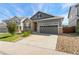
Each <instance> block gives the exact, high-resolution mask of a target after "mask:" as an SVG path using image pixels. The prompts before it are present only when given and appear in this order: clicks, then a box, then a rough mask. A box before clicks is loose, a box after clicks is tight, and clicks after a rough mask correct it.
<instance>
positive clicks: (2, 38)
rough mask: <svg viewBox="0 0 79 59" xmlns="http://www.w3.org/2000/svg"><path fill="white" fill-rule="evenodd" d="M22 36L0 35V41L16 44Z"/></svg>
mask: <svg viewBox="0 0 79 59" xmlns="http://www.w3.org/2000/svg"><path fill="white" fill-rule="evenodd" d="M19 38H20V35H18V34H16V35H13V36H12V35H10V34H9V33H5V34H0V41H8V42H15V41H17V40H19Z"/></svg>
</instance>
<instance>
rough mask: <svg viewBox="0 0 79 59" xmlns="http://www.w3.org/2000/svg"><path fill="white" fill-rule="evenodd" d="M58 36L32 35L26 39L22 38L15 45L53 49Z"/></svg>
mask: <svg viewBox="0 0 79 59" xmlns="http://www.w3.org/2000/svg"><path fill="white" fill-rule="evenodd" d="M57 38H58V35H51V34H32V35H30V36H29V37H27V38H24V39H23V40H21V41H18V42H17V44H23V45H27V44H29V45H32V46H36V47H41V48H47V49H55V47H56V43H57Z"/></svg>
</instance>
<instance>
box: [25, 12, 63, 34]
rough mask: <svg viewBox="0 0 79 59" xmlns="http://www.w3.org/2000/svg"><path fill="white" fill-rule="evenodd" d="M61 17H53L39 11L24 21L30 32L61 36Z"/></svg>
mask: <svg viewBox="0 0 79 59" xmlns="http://www.w3.org/2000/svg"><path fill="white" fill-rule="evenodd" d="M62 21H63V17H60V16H53V15H50V14H47V13H44V12H41V11H38V12H37V13H36V14H34V15H33V16H32V17H31V18H30V19H29V21H28V20H26V22H25V24H27V28H28V29H30V30H31V31H32V32H38V33H47V34H61V33H62Z"/></svg>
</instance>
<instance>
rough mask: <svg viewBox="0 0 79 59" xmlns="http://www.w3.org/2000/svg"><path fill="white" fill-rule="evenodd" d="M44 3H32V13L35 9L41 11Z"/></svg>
mask: <svg viewBox="0 0 79 59" xmlns="http://www.w3.org/2000/svg"><path fill="white" fill-rule="evenodd" d="M44 5H45V4H44V3H38V4H32V5H31V8H32V10H33V14H35V13H36V12H37V11H42V10H43V6H44Z"/></svg>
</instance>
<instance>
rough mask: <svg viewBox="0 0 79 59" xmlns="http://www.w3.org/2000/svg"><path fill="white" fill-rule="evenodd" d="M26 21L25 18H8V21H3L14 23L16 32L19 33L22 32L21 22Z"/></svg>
mask: <svg viewBox="0 0 79 59" xmlns="http://www.w3.org/2000/svg"><path fill="white" fill-rule="evenodd" d="M26 19H27V18H26V17H17V16H14V17H12V18H9V19H8V20H5V22H6V23H8V22H12V21H15V22H16V24H17V28H18V30H17V32H19V33H20V32H21V31H23V23H22V22H23V20H26Z"/></svg>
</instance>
